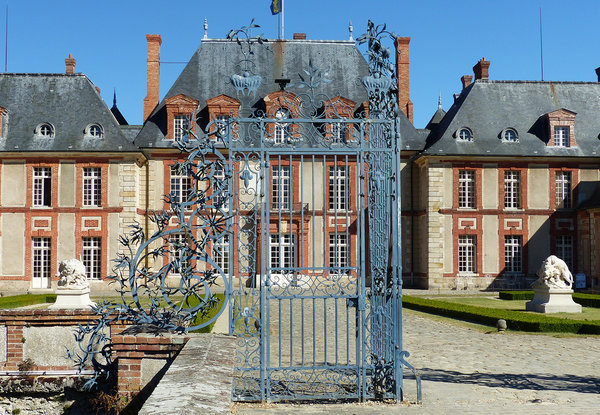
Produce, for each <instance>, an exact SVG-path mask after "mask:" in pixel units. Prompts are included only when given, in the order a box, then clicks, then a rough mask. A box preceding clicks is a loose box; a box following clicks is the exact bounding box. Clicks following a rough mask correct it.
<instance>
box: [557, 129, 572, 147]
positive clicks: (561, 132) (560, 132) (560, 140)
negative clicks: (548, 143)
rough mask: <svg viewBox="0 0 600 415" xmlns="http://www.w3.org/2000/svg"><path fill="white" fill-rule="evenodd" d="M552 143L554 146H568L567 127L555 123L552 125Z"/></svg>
mask: <svg viewBox="0 0 600 415" xmlns="http://www.w3.org/2000/svg"><path fill="white" fill-rule="evenodd" d="M554 145H555V146H556V147H569V127H568V126H562V125H557V126H555V127H554Z"/></svg>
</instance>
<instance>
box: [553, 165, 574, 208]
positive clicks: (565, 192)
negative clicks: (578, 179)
mask: <svg viewBox="0 0 600 415" xmlns="http://www.w3.org/2000/svg"><path fill="white" fill-rule="evenodd" d="M571 187H572V181H571V172H570V171H557V172H556V176H555V179H554V189H555V196H556V208H557V209H561V208H566V209H568V208H571V207H572V206H571V205H572V200H571V199H572V197H571Z"/></svg>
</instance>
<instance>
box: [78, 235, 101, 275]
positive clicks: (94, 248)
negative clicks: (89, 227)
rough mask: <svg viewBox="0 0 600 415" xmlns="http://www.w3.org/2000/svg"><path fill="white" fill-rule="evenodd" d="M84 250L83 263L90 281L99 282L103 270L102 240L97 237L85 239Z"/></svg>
mask: <svg viewBox="0 0 600 415" xmlns="http://www.w3.org/2000/svg"><path fill="white" fill-rule="evenodd" d="M82 248H83V249H82V262H83V265H84V266H85V271H86V273H87V277H88V279H90V280H99V279H100V271H101V269H102V240H101V239H100V238H96V237H91V238H83V240H82Z"/></svg>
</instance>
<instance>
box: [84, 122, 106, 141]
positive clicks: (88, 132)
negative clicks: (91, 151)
mask: <svg viewBox="0 0 600 415" xmlns="http://www.w3.org/2000/svg"><path fill="white" fill-rule="evenodd" d="M84 135H85V137H86V138H102V137H103V135H104V134H103V132H102V126H101V125H100V124H90V125H88V126H87V127H85V131H84Z"/></svg>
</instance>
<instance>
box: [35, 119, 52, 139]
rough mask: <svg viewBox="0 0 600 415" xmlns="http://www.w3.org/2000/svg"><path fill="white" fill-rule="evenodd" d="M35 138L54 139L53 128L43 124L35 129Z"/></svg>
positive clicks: (50, 125)
mask: <svg viewBox="0 0 600 415" xmlns="http://www.w3.org/2000/svg"><path fill="white" fill-rule="evenodd" d="M35 136H36V137H38V138H54V126H53V125H52V124H50V123H47V122H44V123H41V124H39V125H38V126H37V127H35Z"/></svg>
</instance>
